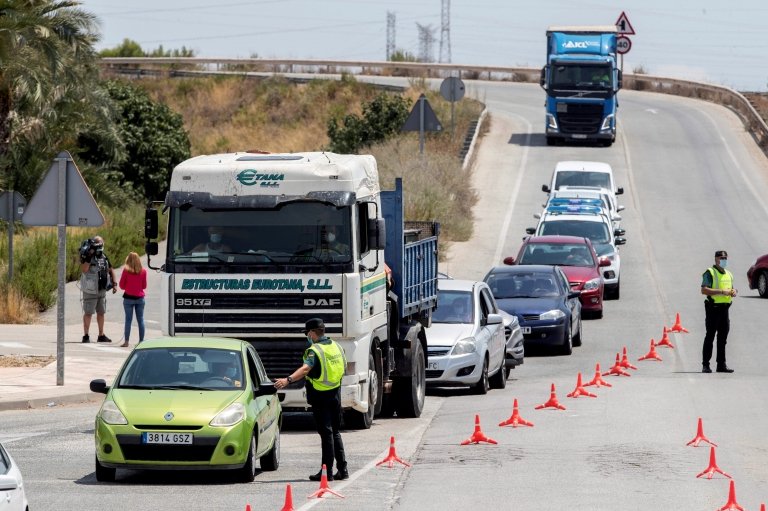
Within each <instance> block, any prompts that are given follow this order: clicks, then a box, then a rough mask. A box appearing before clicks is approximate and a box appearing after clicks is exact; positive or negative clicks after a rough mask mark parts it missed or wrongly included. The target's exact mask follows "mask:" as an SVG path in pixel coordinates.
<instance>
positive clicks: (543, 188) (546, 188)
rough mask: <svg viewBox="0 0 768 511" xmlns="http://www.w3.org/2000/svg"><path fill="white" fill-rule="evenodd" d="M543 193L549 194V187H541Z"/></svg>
mask: <svg viewBox="0 0 768 511" xmlns="http://www.w3.org/2000/svg"><path fill="white" fill-rule="evenodd" d="M541 191H542V192H547V193H549V186H547V185H541Z"/></svg>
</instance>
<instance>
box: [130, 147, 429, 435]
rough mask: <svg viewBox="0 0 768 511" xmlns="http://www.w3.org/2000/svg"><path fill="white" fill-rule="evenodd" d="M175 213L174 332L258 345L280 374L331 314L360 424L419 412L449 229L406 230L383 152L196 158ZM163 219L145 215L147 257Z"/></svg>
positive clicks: (169, 278) (171, 203)
mask: <svg viewBox="0 0 768 511" xmlns="http://www.w3.org/2000/svg"><path fill="white" fill-rule="evenodd" d="M163 211H164V212H166V213H167V214H168V232H167V253H166V259H165V264H164V265H163V266H162V267H161V268H160V270H161V272H162V274H163V278H162V288H161V296H162V299H161V300H162V301H161V304H160V307H161V317H162V331H163V333H164V334H165V335H170V336H174V335H185V336H189V335H201V336H207V335H210V336H226V337H235V338H241V339H246V340H248V341H249V342H251V343H252V344H253V346H254V347H255V348H256V350H257V351H258V353H259V356H260V358H261V359H262V361H263V363H264V366H265V368H266V370H267V373H268V375H269V377H270V378H277V377H284V376H287V375H288V374H290V373H291V372H292V371H293V370H295V368H296V367H298V366H299V365H300V364H301V358H302V354H303V352H304V350H305V349H306V347H307V341H306V338H305V337H304V335H303V334H302V333H301V331H302V329H303V326H304V323H305V321H306V320H307V319H309V318H312V317H320V318H322V319H323V320H324V322H325V324H326V332H327V334H328V335H329V336H330V337H331V338H333V339H335V340H336V341H338V342H339V343H340V344H341V345H342V346H343V348H344V350H345V352H346V355H347V360H348V367H347V371H346V373H345V375H344V378H343V381H342V387H341V396H342V406H343V408H344V409H345V423H346V424H347V426H348V427H357V428H369V427H370V426H371V423H372V421H373V418H374V416H375V415H377V414H378V415H392V414H394V413H397V415H398V416H399V417H418V416H419V415H420V414H421V411H422V409H423V406H424V400H425V387H426V386H425V369H426V366H427V350H426V336H425V331H424V327H426V326H429V324H430V322H431V317H432V310H433V309H434V308H435V307H436V306H437V260H438V254H437V246H438V245H437V235H438V231H439V224H436V223H433V222H421V223H419V224H418V225H416V226H411V225H406V222H404V220H403V193H402V184H401V181H400V180H399V179H398V180H396V188H395V190H394V191H382V190H380V186H379V175H378V170H377V166H376V161H375V159H374V158H373V157H372V156H362V155H339V154H333V153H321V152H311V153H289V154H263V153H250V152H238V153H230V154H217V155H208V156H198V157H195V158H192V159H189V160H187V161H184V162H182V163H181V164H179V165H178V166H177V167H176V168H175V169H174V170H173V174H172V177H171V183H170V189H169V191H168V193H167V195H166V198H165V202H164V208H163ZM157 215H158V213H157V210H156V209H154V208H148V209H147V215H146V223H145V231H146V236H147V238H148V240H147V247H146V248H147V254H148V255H156V254H157V243H155V242H152V241H150V240H151V239H153V238H156V237H157V230H158V229H157V222H158V220H157ZM385 261H386V263H387V264H385ZM150 265H151V261H150ZM387 265H388V266H389V268H391V276H392V284H391V286H390V285H389V283H388V279H387V273H386V271H385V269H386V268H387ZM304 382H305V380H301V381H298V382H295V383H293V384H291V385H289V386H288V387H287V388H286V389H285V390H281V391H280V392H279V393H278V395H279V398H280V401H281V403H282V406H283V410H285V411H292V410H293V411H302V410H308V405H307V402H306V392H305V389H304V384H305V383H304Z"/></svg>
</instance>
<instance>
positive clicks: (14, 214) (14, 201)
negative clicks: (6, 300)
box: [0, 190, 27, 283]
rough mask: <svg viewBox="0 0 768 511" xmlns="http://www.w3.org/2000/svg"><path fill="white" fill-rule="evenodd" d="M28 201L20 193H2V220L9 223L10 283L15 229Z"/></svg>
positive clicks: (0, 202)
mask: <svg viewBox="0 0 768 511" xmlns="http://www.w3.org/2000/svg"><path fill="white" fill-rule="evenodd" d="M25 207H27V199H25V198H24V196H23V195H22V194H20V193H19V192H15V191H13V190H9V191H7V192H3V193H0V218H1V219H3V220H5V221H6V222H8V282H9V283H10V282H11V280H12V279H13V228H14V222H18V221H19V220H21V216H22V215H23V214H24V208H25Z"/></svg>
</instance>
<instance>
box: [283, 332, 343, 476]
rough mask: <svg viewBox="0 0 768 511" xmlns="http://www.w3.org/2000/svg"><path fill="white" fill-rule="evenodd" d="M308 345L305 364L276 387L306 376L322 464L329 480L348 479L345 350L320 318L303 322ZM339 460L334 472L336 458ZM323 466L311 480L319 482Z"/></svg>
mask: <svg viewBox="0 0 768 511" xmlns="http://www.w3.org/2000/svg"><path fill="white" fill-rule="evenodd" d="M304 334H305V335H306V336H307V342H309V347H308V348H307V350H306V351H305V352H304V364H303V365H302V366H301V367H300V368H298V369H296V370H295V371H294V372H293V373H292V374H291V375H290V376H288V377H287V378H277V379H276V380H275V387H277V388H278V389H282V388H284V387H285V386H286V385H288V384H289V383H293V382H295V381H297V380H300V379H301V378H306V379H307V384H306V385H305V387H306V391H307V402H308V403H309V404H310V406H312V415H313V416H314V418H315V425H316V427H317V433H318V434H319V435H320V441H321V444H322V448H323V458H322V460H323V461H322V463H323V465H325V467H326V469H327V471H328V472H327V476H328V480H329V481H333V480H334V479H339V480H341V479H348V478H349V472H348V471H347V460H346V457H345V455H344V443H343V442H342V441H341V433H340V432H339V428H340V426H341V378H342V377H343V376H344V372H345V370H346V368H347V358H346V356H345V355H344V350H343V349H342V347H341V346H339V344H338V343H336V341H334V340H332V339H329V338H328V337H326V336H325V323H323V320H322V319H320V318H312V319H310V320H309V321H307V322H306V323H305V325H304ZM334 459H335V460H336V468H337V469H338V470H337V471H336V473H335V474H334V473H333V472H332V471H333V461H334ZM321 477H322V469H321V470H320V471H319V472H318V473H317V474H312V475H311V476H309V479H310V480H312V481H319V480H320V478H321Z"/></svg>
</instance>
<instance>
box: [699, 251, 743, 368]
mask: <svg viewBox="0 0 768 511" xmlns="http://www.w3.org/2000/svg"><path fill="white" fill-rule="evenodd" d="M727 266H728V253H727V252H726V251H725V250H718V251H717V252H715V264H714V266H712V267H711V268H707V271H705V272H704V275H702V280H701V294H703V295H707V298H706V299H705V300H704V313H705V318H706V319H705V326H706V328H707V333H706V334H705V335H704V348H703V349H702V368H701V372H703V373H711V372H712V369H711V368H710V367H709V360H710V359H711V358H712V343H713V341H714V340H715V335H717V357H716V359H715V360H716V361H717V367H716V369H715V370H716V371H717V372H718V373H732V372H733V369H731V368H729V367H728V365H727V364H726V363H725V344H726V342H727V339H728V330H729V329H730V326H731V321H730V319H729V318H728V309H729V308H730V307H731V301H732V300H733V297H734V296H736V294H737V293H738V291H736V289H735V288H734V287H733V274H732V273H731V272H729V271H728V270H726V269H725V268H726V267H727Z"/></svg>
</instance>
